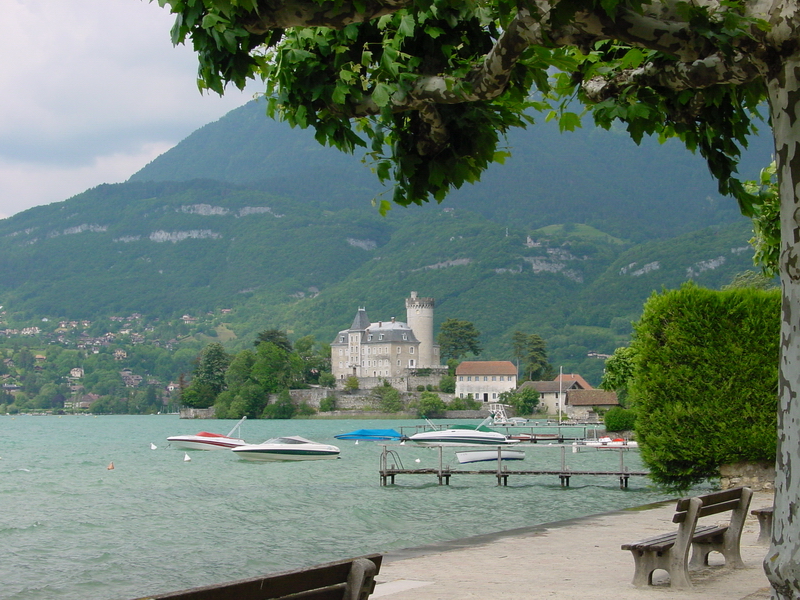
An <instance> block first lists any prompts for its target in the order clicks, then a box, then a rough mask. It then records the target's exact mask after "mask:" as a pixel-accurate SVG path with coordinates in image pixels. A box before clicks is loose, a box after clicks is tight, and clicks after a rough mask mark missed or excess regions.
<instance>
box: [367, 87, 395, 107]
mask: <svg viewBox="0 0 800 600" xmlns="http://www.w3.org/2000/svg"><path fill="white" fill-rule="evenodd" d="M391 95H392V88H391V87H389V86H388V85H386V84H385V83H379V84H377V85H376V86H375V89H374V90H373V92H372V100H373V102H375V104H377V105H378V106H386V105H388V104H389V99H390V98H391Z"/></svg>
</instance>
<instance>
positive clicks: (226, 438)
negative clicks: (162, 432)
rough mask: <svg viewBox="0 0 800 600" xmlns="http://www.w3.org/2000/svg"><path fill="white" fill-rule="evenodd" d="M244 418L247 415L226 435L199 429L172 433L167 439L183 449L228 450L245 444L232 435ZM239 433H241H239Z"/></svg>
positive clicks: (238, 428)
mask: <svg viewBox="0 0 800 600" xmlns="http://www.w3.org/2000/svg"><path fill="white" fill-rule="evenodd" d="M245 419H247V417H242V418H241V419H240V420H239V422H238V423H236V425H234V427H233V429H231V430H230V432H228V435H222V434H221V433H211V432H209V431H201V432H199V433H195V434H194V435H173V436H172V437H168V438H167V441H168V442H169V443H170V444H174V445H175V446H176V447H178V448H181V449H183V450H230V449H231V448H236V447H238V446H244V445H245V444H247V442H246V441H244V440H243V439H242V438H240V437H233V435H234V433H236V432H237V431H239V430H240V428H241V425H242V423H243V422H244V420H245ZM239 435H241V433H239Z"/></svg>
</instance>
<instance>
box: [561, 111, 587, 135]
mask: <svg viewBox="0 0 800 600" xmlns="http://www.w3.org/2000/svg"><path fill="white" fill-rule="evenodd" d="M580 126H581V118H580V117H579V116H578V115H577V114H575V113H574V112H565V113H564V114H562V115H561V117H560V118H559V119H558V128H559V129H560V130H561V131H562V132H563V131H575V130H576V129H577V128H579V127H580Z"/></svg>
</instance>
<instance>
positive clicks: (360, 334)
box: [331, 292, 443, 383]
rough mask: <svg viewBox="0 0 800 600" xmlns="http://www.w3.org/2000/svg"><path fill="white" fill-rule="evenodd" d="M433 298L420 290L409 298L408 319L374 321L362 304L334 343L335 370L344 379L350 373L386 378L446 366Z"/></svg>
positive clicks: (338, 376) (332, 366)
mask: <svg viewBox="0 0 800 600" xmlns="http://www.w3.org/2000/svg"><path fill="white" fill-rule="evenodd" d="M433 308H434V299H433V298H420V297H418V296H417V293H416V292H411V297H410V298H407V299H406V320H407V322H405V323H404V322H402V321H398V320H397V319H395V318H394V317H392V318H390V319H387V320H385V321H377V322H371V321H370V319H369V317H368V316H367V311H366V309H365V308H363V307H360V308H359V309H358V311H357V312H356V316H355V318H354V319H353V324H352V325H351V326H350V328H349V329H343V330H342V331H340V332H339V333H338V334H337V335H336V339H334V341H333V342H332V343H331V372H332V373H333V375H334V377H336V379H337V381H339V382H340V383H341V382H343V381H344V380H346V379H347V378H348V377H351V376H354V377H358V378H359V379H365V378H367V379H372V380H373V382H372V383H375V382H377V381H380V379H381V378H384V379H388V380H391V379H395V378H400V377H405V376H407V375H408V374H409V373H410V372H411V371H418V370H420V369H434V370H438V369H442V368H443V367H441V365H440V364H439V346H437V345H436V344H434V340H433Z"/></svg>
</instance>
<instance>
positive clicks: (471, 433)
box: [408, 417, 519, 446]
mask: <svg viewBox="0 0 800 600" xmlns="http://www.w3.org/2000/svg"><path fill="white" fill-rule="evenodd" d="M489 421H491V417H489V418H488V419H486V420H485V421H484V422H483V423H481V424H480V425H478V426H477V427H453V428H451V429H433V430H431V431H422V432H420V433H415V434H414V435H412V436H409V438H408V439H409V441H412V442H414V443H417V444H419V445H421V446H508V445H511V444H518V443H519V440H512V439H511V438H509V437H508V436H505V435H503V434H502V433H498V432H497V431H492V430H490V429H488V428H486V427H485V426H484V425H485V424H486V423H487V422H489Z"/></svg>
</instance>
